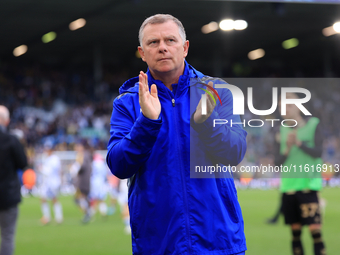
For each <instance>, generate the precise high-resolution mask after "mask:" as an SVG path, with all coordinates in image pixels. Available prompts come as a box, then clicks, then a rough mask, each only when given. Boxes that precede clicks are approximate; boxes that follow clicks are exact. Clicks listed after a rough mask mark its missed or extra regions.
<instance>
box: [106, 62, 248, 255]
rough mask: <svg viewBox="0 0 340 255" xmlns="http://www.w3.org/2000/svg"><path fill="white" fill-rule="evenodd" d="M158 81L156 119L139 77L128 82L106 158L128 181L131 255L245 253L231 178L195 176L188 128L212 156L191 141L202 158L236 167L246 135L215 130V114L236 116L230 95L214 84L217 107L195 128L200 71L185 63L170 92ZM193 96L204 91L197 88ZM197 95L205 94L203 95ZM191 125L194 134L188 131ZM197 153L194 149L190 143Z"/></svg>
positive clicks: (230, 129)
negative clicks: (144, 104) (142, 98)
mask: <svg viewBox="0 0 340 255" xmlns="http://www.w3.org/2000/svg"><path fill="white" fill-rule="evenodd" d="M147 75H148V82H149V85H151V84H156V85H157V89H158V96H159V100H160V102H161V106H162V110H161V115H160V118H159V119H158V120H150V119H148V118H146V117H144V116H143V114H142V113H141V110H140V105H139V97H138V77H135V78H132V79H130V80H128V81H126V82H125V83H124V84H123V86H122V87H121V88H120V90H119V92H120V94H121V95H120V96H118V97H117V98H116V99H115V100H114V102H113V111H112V117H111V130H110V134H111V138H110V141H109V143H108V154H107V163H108V166H109V168H110V169H111V171H112V173H113V174H114V175H116V176H117V177H118V178H121V179H124V178H131V179H130V180H131V183H130V187H129V210H130V222H131V223H130V224H131V230H132V250H133V254H143V255H158V254H197V255H205V254H211V255H212V254H213V255H220V254H235V253H240V252H242V251H245V250H246V241H245V236H244V226H243V218H242V213H241V208H240V205H239V203H238V200H237V192H236V189H235V186H234V182H233V179H232V178H223V179H222V178H219V179H218V178H203V179H198V178H190V171H189V168H190V162H189V161H190V151H189V150H190V133H191V135H192V136H195V137H200V134H203V133H204V134H205V136H206V134H208V135H209V136H210V138H211V139H203V141H202V143H204V145H205V147H206V148H208V151H209V152H208V153H206V152H202V151H199V149H200V148H202V146H199V145H198V146H194V147H195V148H197V150H198V151H197V152H194V153H193V152H192V155H197V156H198V157H199V158H200V161H204V162H205V163H206V164H207V165H209V164H211V165H214V164H215V163H216V162H211V159H210V158H209V153H213V154H214V158H215V159H216V158H217V159H218V160H219V161H220V162H219V163H221V164H224V165H229V164H231V165H237V164H238V163H239V162H241V160H242V159H243V156H244V154H245V151H246V134H247V133H246V132H245V131H244V130H243V129H242V127H241V126H239V125H233V127H230V126H228V125H219V127H216V128H213V127H212V119H214V118H215V119H233V121H234V122H237V121H238V122H239V121H240V119H239V116H234V115H232V101H233V100H232V95H231V92H230V91H229V90H228V89H217V91H218V93H219V95H220V97H221V99H222V102H223V107H221V106H220V105H216V107H215V110H214V112H213V114H212V115H211V116H210V117H209V118H208V119H207V120H206V121H205V122H204V123H203V124H195V123H192V124H191V126H190V116H192V114H193V112H190V102H189V92H190V88H189V87H190V78H195V77H196V78H202V77H203V74H202V73H200V72H198V71H197V70H195V69H194V68H193V67H191V66H190V65H189V64H188V63H187V62H185V70H184V74H183V75H182V76H181V77H180V79H179V82H178V84H175V85H173V92H171V91H170V90H169V89H168V88H166V87H165V85H164V84H163V83H162V82H160V81H158V80H154V79H153V77H152V76H151V74H150V72H149V71H148V72H147ZM195 91H197V92H195V93H198V94H202V93H204V92H203V91H202V90H199V89H196V90H195ZM198 96H200V95H198ZM189 130H190V131H189ZM192 150H193V148H192Z"/></svg>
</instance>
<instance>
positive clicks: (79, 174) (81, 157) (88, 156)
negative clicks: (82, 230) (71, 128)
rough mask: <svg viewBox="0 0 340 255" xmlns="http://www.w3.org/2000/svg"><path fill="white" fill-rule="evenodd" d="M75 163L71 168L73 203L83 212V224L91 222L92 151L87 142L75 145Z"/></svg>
mask: <svg viewBox="0 0 340 255" xmlns="http://www.w3.org/2000/svg"><path fill="white" fill-rule="evenodd" d="M75 151H76V152H77V155H76V162H75V163H74V164H73V165H72V166H71V172H73V175H76V180H75V187H76V189H77V192H76V197H75V201H76V204H77V205H78V206H79V207H80V208H81V210H82V211H83V212H84V218H83V220H82V221H83V223H87V222H89V221H90V220H91V208H90V198H89V194H90V177H91V172H92V150H91V148H90V146H89V145H88V143H87V141H85V140H84V141H82V142H81V143H77V144H76V145H75Z"/></svg>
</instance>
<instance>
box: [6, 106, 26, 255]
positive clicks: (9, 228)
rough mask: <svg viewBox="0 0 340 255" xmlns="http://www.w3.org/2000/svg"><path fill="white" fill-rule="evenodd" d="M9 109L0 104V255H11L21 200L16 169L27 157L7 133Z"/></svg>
mask: <svg viewBox="0 0 340 255" xmlns="http://www.w3.org/2000/svg"><path fill="white" fill-rule="evenodd" d="M9 122H10V117H9V111H8V109H7V108H6V107H5V106H2V105H0V190H1V192H0V231H1V248H0V255H11V254H13V250H14V236H15V228H16V221H17V218H18V204H19V203H20V201H21V195H20V182H19V179H18V175H17V171H18V170H19V169H24V168H25V167H26V165H27V158H26V155H25V151H24V148H23V146H22V145H21V144H20V142H19V140H18V139H17V138H16V137H14V136H12V135H10V134H8V133H7V126H8V124H9Z"/></svg>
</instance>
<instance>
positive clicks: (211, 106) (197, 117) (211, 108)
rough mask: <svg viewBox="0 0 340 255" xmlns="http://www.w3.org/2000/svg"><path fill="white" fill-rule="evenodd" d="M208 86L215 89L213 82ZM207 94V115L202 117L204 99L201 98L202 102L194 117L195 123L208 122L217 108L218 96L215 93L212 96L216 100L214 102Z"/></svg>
mask: <svg viewBox="0 0 340 255" xmlns="http://www.w3.org/2000/svg"><path fill="white" fill-rule="evenodd" d="M208 86H210V87H213V83H212V81H211V82H209V83H208ZM205 94H206V98H207V114H206V115H202V98H201V100H200V101H199V103H198V105H197V107H196V112H195V115H194V121H195V123H203V122H204V121H206V120H207V119H208V118H209V116H210V115H211V114H212V112H213V111H214V109H215V106H216V103H215V102H216V100H218V99H217V96H216V95H215V94H214V93H212V95H213V96H214V98H215V102H214V100H213V99H212V98H211V96H210V95H209V94H207V93H205Z"/></svg>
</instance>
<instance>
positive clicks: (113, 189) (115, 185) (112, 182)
mask: <svg viewBox="0 0 340 255" xmlns="http://www.w3.org/2000/svg"><path fill="white" fill-rule="evenodd" d="M107 179H108V182H109V190H108V191H109V192H108V193H109V196H110V205H109V209H108V212H107V214H108V215H112V214H114V213H115V212H116V206H117V200H118V192H119V190H118V189H119V179H118V178H117V177H116V176H114V175H113V174H111V172H110V173H109V174H108V176H107Z"/></svg>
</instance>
